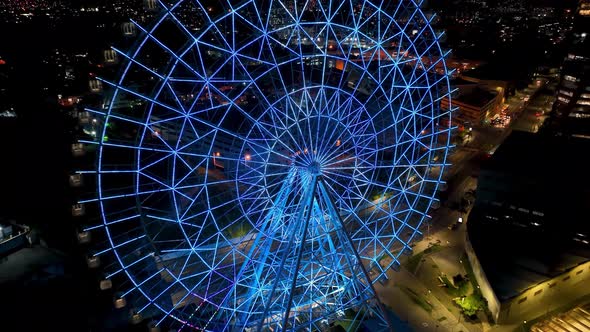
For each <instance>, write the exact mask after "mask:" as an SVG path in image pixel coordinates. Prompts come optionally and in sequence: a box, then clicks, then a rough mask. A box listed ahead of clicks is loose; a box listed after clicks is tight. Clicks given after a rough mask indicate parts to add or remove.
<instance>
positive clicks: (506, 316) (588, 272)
mask: <svg viewBox="0 0 590 332" xmlns="http://www.w3.org/2000/svg"><path fill="white" fill-rule="evenodd" d="M587 294H590V261H588V262H586V263H584V264H580V265H578V266H576V267H574V268H572V269H571V270H569V271H567V272H565V273H563V274H560V275H559V276H557V277H555V278H553V279H549V280H547V281H544V282H542V283H540V284H538V285H535V286H532V287H530V288H529V289H527V290H525V291H524V292H522V293H521V294H519V295H518V296H515V297H513V298H511V299H509V300H507V301H505V302H504V303H502V305H501V310H500V316H499V322H501V323H520V322H522V321H524V320H532V319H534V318H536V317H539V316H541V315H543V314H545V313H547V312H549V311H551V310H554V309H557V308H559V307H562V306H564V305H567V304H569V303H571V302H573V301H575V300H576V299H577V298H580V297H582V296H584V295H587Z"/></svg>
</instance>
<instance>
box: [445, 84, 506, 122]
mask: <svg viewBox="0 0 590 332" xmlns="http://www.w3.org/2000/svg"><path fill="white" fill-rule="evenodd" d="M452 84H453V86H454V87H456V88H457V89H458V90H457V95H456V96H454V97H453V101H452V103H453V106H455V107H457V108H458V110H457V112H456V113H455V115H454V117H455V118H456V120H457V121H458V122H459V123H460V124H464V123H471V124H475V125H477V124H481V123H483V122H484V121H485V120H488V119H490V118H492V117H493V116H494V115H496V114H498V113H500V111H501V109H502V104H503V99H504V98H503V96H502V94H501V93H499V92H497V91H495V90H490V89H488V88H487V86H485V85H482V84H479V83H477V82H472V81H467V80H464V79H461V78H459V79H456V80H454V81H453V82H452ZM441 107H442V108H443V109H448V108H449V100H448V99H443V100H442V101H441Z"/></svg>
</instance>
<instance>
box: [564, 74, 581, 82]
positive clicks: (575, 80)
mask: <svg viewBox="0 0 590 332" xmlns="http://www.w3.org/2000/svg"><path fill="white" fill-rule="evenodd" d="M563 79H564V80H566V81H570V82H577V81H578V78H576V77H573V76H570V75H564V76H563Z"/></svg>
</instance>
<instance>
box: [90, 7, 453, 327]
mask: <svg viewBox="0 0 590 332" xmlns="http://www.w3.org/2000/svg"><path fill="white" fill-rule="evenodd" d="M421 2H422V1H414V0H407V1H406V0H404V1H374V0H373V1H370V0H365V1H363V0H351V1H331V0H302V1H295V0H284V1H280V0H263V1H258V0H257V1H253V0H250V1H237V0H235V1H234V0H226V1H197V0H180V1H178V0H177V1H163V2H161V3H160V5H161V7H162V14H161V15H160V16H159V18H158V19H157V20H156V22H154V23H153V24H151V25H150V26H143V25H141V24H139V23H137V22H133V23H134V24H135V27H136V29H135V30H136V31H137V33H138V37H137V42H136V44H135V46H134V47H132V49H131V51H128V52H125V51H121V50H118V49H117V48H113V50H114V51H115V52H116V53H117V56H118V57H119V58H120V59H121V60H122V61H121V62H122V73H121V75H120V76H119V77H118V78H117V79H115V80H106V79H105V80H103V83H102V84H103V85H104V86H110V87H111V88H112V90H111V91H112V93H111V94H110V95H109V98H108V102H106V103H105V105H104V106H103V107H102V108H101V109H96V110H91V111H92V112H94V113H95V114H96V115H97V117H99V118H100V122H101V123H102V130H101V131H99V132H98V134H97V137H96V139H94V140H89V141H84V143H86V144H92V145H95V146H96V147H97V165H96V169H95V170H93V171H89V172H88V173H93V174H95V175H96V178H97V189H98V192H97V197H96V198H94V199H90V200H87V201H84V203H87V204H90V203H94V204H96V205H97V206H98V208H99V210H100V215H101V222H100V223H99V224H98V225H96V226H93V227H90V228H91V229H93V230H95V231H101V232H103V234H105V239H106V246H105V248H104V250H101V251H98V252H97V253H96V254H97V255H110V257H111V258H112V261H113V264H111V265H110V266H109V267H110V269H109V270H108V271H107V272H106V273H107V276H106V277H107V278H122V279H126V280H127V286H128V287H127V288H125V289H123V290H122V292H121V294H120V296H121V297H124V298H126V299H128V301H129V302H130V303H132V304H133V307H134V308H135V310H136V312H137V313H138V314H144V315H145V316H154V317H159V318H158V319H161V320H160V321H158V323H165V324H175V326H176V327H178V328H179V329H182V328H187V329H188V328H194V329H196V330H202V331H243V330H245V331H278V330H294V331H323V330H325V329H326V328H327V326H329V325H331V324H340V325H342V326H343V327H345V328H346V329H349V330H354V329H357V328H358V327H359V326H361V324H370V323H369V322H372V323H371V324H376V325H374V326H379V327H380V328H382V329H383V330H388V329H390V325H389V319H388V314H387V313H386V309H384V308H383V306H382V305H381V304H380V302H379V301H378V299H377V297H376V294H375V290H374V287H373V284H374V283H375V282H377V281H378V280H383V279H384V278H386V277H387V272H388V270H390V269H391V268H392V267H396V266H397V265H399V257H400V255H402V254H403V253H404V251H406V250H409V249H410V248H409V245H410V243H411V241H412V240H413V239H414V238H415V237H418V236H420V234H421V232H420V226H421V224H422V223H423V222H425V221H426V220H427V218H428V210H429V209H430V205H431V203H432V202H433V201H435V200H436V199H435V192H436V190H437V186H438V184H439V183H440V182H441V176H442V173H443V169H444V167H445V164H446V157H447V153H448V149H449V141H450V133H451V128H450V123H451V121H450V116H451V112H450V110H448V109H441V106H440V105H441V100H443V99H445V98H450V87H449V78H448V76H449V75H448V73H447V70H446V65H445V57H446V55H447V53H446V52H444V51H443V50H442V49H441V47H440V45H439V38H440V33H437V32H436V31H435V30H434V28H433V27H432V26H431V21H432V20H433V19H434V16H433V15H431V14H428V13H427V12H426V11H423V10H422V8H421ZM445 124H446V125H445Z"/></svg>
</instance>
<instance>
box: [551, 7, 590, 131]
mask: <svg viewBox="0 0 590 332" xmlns="http://www.w3.org/2000/svg"><path fill="white" fill-rule="evenodd" d="M589 34H590V1H580V4H579V6H578V10H577V16H576V21H575V26H574V31H573V34H572V36H571V38H572V39H571V46H570V50H569V52H568V54H567V57H566V59H565V60H564V63H563V65H562V70H561V81H560V84H559V87H558V89H557V95H556V100H555V104H554V105H553V119H552V120H553V121H552V125H553V129H554V130H556V131H557V132H559V133H562V134H564V135H573V136H578V137H585V138H590V36H589Z"/></svg>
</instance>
